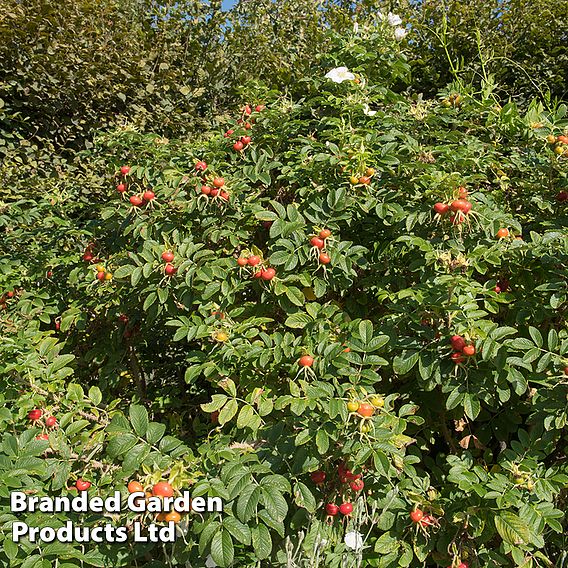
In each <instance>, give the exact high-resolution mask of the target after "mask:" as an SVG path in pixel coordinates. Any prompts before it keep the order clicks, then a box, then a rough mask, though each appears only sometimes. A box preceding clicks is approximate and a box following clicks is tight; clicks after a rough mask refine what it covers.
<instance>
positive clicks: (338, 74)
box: [325, 67, 355, 83]
mask: <svg viewBox="0 0 568 568" xmlns="http://www.w3.org/2000/svg"><path fill="white" fill-rule="evenodd" d="M325 78H326V79H331V80H332V81H333V82H334V83H343V81H353V79H355V75H353V73H351V71H349V69H347V67H336V68H335V69H332V70H331V71H330V72H329V73H328V74H327V75H326V76H325Z"/></svg>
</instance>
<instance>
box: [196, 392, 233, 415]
mask: <svg viewBox="0 0 568 568" xmlns="http://www.w3.org/2000/svg"><path fill="white" fill-rule="evenodd" d="M227 399H228V396H227V395H226V394H214V395H213V396H212V397H211V402H207V403H205V404H202V405H201V410H203V412H215V411H216V410H219V409H220V408H221V407H222V406H223V405H224V404H225V402H227Z"/></svg>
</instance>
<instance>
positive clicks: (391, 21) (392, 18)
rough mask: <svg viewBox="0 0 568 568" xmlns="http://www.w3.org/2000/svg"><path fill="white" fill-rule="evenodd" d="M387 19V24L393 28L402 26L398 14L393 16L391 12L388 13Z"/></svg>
mask: <svg viewBox="0 0 568 568" xmlns="http://www.w3.org/2000/svg"><path fill="white" fill-rule="evenodd" d="M387 19H388V21H389V24H390V25H391V26H393V27H394V26H400V24H402V18H401V17H400V16H399V15H398V14H393V13H392V12H389V15H388V16H387Z"/></svg>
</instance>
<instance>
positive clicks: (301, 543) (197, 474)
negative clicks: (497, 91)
mask: <svg viewBox="0 0 568 568" xmlns="http://www.w3.org/2000/svg"><path fill="white" fill-rule="evenodd" d="M326 41H327V42H328V44H329V51H328V52H327V53H323V54H322V55H321V57H320V58H319V59H320V64H319V65H318V66H314V67H313V69H312V70H311V71H310V73H306V74H304V75H303V76H302V77H301V79H299V80H298V82H297V84H296V85H295V87H294V92H295V93H296V94H295V95H293V96H292V95H288V94H281V93H279V92H277V91H274V90H271V89H270V88H266V87H263V86H261V85H260V84H258V83H251V84H249V85H247V87H246V88H245V89H244V92H246V98H244V99H243V100H242V101H241V109H240V111H239V112H238V113H237V112H235V113H233V115H232V116H231V117H230V118H228V119H227V121H226V123H223V124H222V125H220V126H219V127H218V128H215V129H214V131H213V132H210V133H206V134H205V135H203V136H200V137H199V138H189V139H188V137H183V136H182V137H180V139H174V138H171V139H169V140H168V139H166V138H164V136H163V135H162V134H161V133H159V134H141V133H138V132H135V131H133V130H130V129H124V128H123V129H117V130H115V131H110V132H103V133H101V134H99V135H98V136H97V137H96V139H95V140H94V146H93V148H90V149H88V150H86V151H85V152H83V153H82V154H81V156H80V161H81V162H80V163H82V164H83V166H82V167H81V168H79V166H76V167H77V169H76V170H75V172H76V173H75V177H74V178H73V179H72V180H71V179H70V178H68V177H64V178H63V179H61V180H58V181H56V182H54V184H53V186H49V185H47V184H46V190H45V195H43V196H41V197H40V198H35V199H31V198H30V197H26V198H21V199H19V200H17V201H13V202H11V203H9V204H6V205H4V206H3V208H2V209H1V210H0V230H1V231H2V237H3V239H2V241H1V242H0V251H1V252H2V256H1V257H0V291H2V293H3V294H4V295H3V296H2V302H1V304H0V306H5V307H3V308H2V309H1V310H0V325H1V328H0V329H1V333H2V340H1V341H0V381H1V383H0V384H1V386H2V389H1V391H2V402H3V408H2V410H1V411H0V424H1V437H2V441H1V444H0V456H1V457H0V475H2V478H3V480H4V484H3V489H2V491H0V507H1V520H0V522H1V523H2V536H3V544H2V549H1V551H0V562H2V563H4V564H6V565H8V564H9V565H10V566H15V567H18V566H23V567H25V568H31V567H34V566H38V567H39V566H47V565H48V563H50V562H52V561H55V559H56V558H57V559H59V560H60V561H64V563H63V562H60V564H59V565H60V566H66V567H67V568H69V567H70V566H109V565H110V566H133V565H136V564H138V565H144V566H167V565H187V564H192V565H203V564H204V558H206V557H207V556H209V555H210V556H211V559H212V560H213V561H214V562H215V563H216V564H217V565H219V566H224V567H225V566H257V565H259V562H263V563H265V564H266V565H269V566H287V567H295V568H299V567H308V566H322V567H323V566H326V567H327V566H329V567H339V566H349V567H355V566H374V567H381V568H387V567H393V568H394V567H395V566H412V567H418V566H449V565H453V566H457V565H458V564H459V563H460V562H461V561H463V562H467V564H468V565H469V566H470V567H472V568H480V567H482V566H483V567H485V566H502V567H515V566H518V567H521V566H523V567H527V566H534V567H536V566H541V567H548V566H552V565H553V563H554V562H556V561H557V560H558V559H561V558H562V554H564V551H565V550H566V542H565V537H564V533H565V530H566V519H565V513H564V511H565V508H566V507H565V502H566V489H567V487H568V471H567V465H566V459H565V451H566V423H567V420H568V413H567V409H566V397H567V395H568V382H567V376H566V367H567V366H568V327H567V325H566V323H567V320H566V306H567V289H566V282H567V273H566V260H567V256H568V232H567V231H566V226H567V223H568V217H567V215H566V200H564V199H563V197H562V195H563V194H562V192H566V191H568V181H567V172H568V167H567V164H568V159H567V156H566V155H565V154H562V152H564V148H565V145H563V144H562V142H561V141H559V142H556V141H555V142H554V144H551V143H550V142H548V141H547V139H546V137H547V136H555V137H556V136H558V135H561V134H562V133H566V132H567V131H568V121H567V119H566V106H565V105H558V106H557V107H556V108H555V109H553V110H552V111H550V110H546V109H545V108H544V107H543V106H542V104H540V103H536V102H533V103H531V104H530V105H529V106H528V108H527V109H526V111H522V110H519V108H518V106H517V105H516V104H515V103H512V102H511V103H508V104H506V105H505V106H500V105H499V104H498V103H497V102H496V100H495V98H494V96H493V93H491V92H489V91H487V92H483V93H481V94H479V93H477V94H476V93H475V92H474V89H468V88H465V87H463V85H462V86H460V84H459V83H454V84H452V85H449V86H448V87H447V88H444V89H443V90H442V92H440V94H439V96H438V97H435V98H423V97H411V96H407V95H406V94H403V93H401V89H400V87H401V84H404V83H405V82H406V81H407V80H408V76H409V70H410V67H411V66H410V63H409V61H408V57H407V55H406V52H405V51H403V50H402V48H401V43H400V42H397V41H396V40H395V39H394V32H393V26H391V25H389V23H388V22H385V21H382V20H381V19H380V18H379V17H378V16H376V17H375V18H374V19H373V20H372V21H369V22H368V23H367V25H366V26H361V27H360V28H359V30H358V31H357V32H355V31H352V30H351V29H348V30H347V31H346V32H345V33H342V34H340V33H337V32H333V31H330V32H329V33H328V34H326ZM336 66H347V67H349V69H350V71H352V72H353V73H354V80H346V81H343V82H341V83H335V82H333V81H331V80H329V79H326V78H325V75H326V74H327V73H328V71H330V70H331V68H333V67H336ZM458 88H459V89H460V90H458ZM458 95H459V97H458ZM246 103H248V104H250V105H251V107H252V108H251V111H250V114H248V113H247V110H246V107H245V106H244V105H245V104H246ZM256 105H266V108H262V107H259V109H258V110H256ZM247 122H248V123H249V124H250V126H251V127H250V128H248V129H247V128H246V126H247ZM227 129H231V130H233V131H234V132H233V133H232V134H230V135H229V136H227V137H225V136H224V133H225V131H226V130H227ZM247 135H250V136H251V139H252V140H251V142H250V144H247V145H246V146H245V148H244V149H243V150H242V151H234V150H233V147H232V145H233V143H234V141H235V140H237V139H239V138H241V137H243V136H247ZM557 148H559V149H560V151H558V150H557ZM199 160H205V161H206V162H207V164H208V166H207V169H206V171H205V172H203V173H202V172H200V171H198V170H196V168H195V165H196V163H197V162H198V161H199ZM123 165H129V166H130V171H129V172H128V173H127V174H125V175H123V174H121V173H119V169H120V167H121V166H123ZM219 177H222V178H223V183H221V180H219V179H217V185H219V186H221V187H220V189H219V191H218V193H217V195H214V194H212V193H211V188H212V187H214V185H215V184H214V180H215V179H216V178H219ZM365 177H367V178H368V179H365ZM350 178H355V179H353V180H351V179H350ZM352 182H354V183H352ZM119 183H124V184H125V185H126V191H125V192H124V193H123V194H121V193H119V192H117V190H116V186H117V184H119ZM203 185H205V186H206V187H208V188H209V189H208V190H206V191H205V193H204V192H203V191H202V186H203ZM150 188H151V190H152V191H153V192H154V194H155V199H154V200H147V201H146V202H143V203H142V204H141V205H140V206H132V205H131V202H130V201H129V198H130V197H132V196H133V195H143V193H144V192H146V191H148V190H149V189H150ZM460 188H465V189H466V190H467V192H468V195H467V200H468V202H469V203H470V204H471V206H472V209H471V211H470V212H468V213H467V214H466V215H463V216H461V215H460V214H459V213H457V212H456V213H455V214H456V217H454V220H453V221H452V220H451V216H450V215H451V214H450V213H447V214H445V215H442V216H435V215H434V212H433V211H432V207H433V205H434V204H435V203H447V204H448V203H453V202H454V201H456V200H457V198H458V197H459V195H460V192H461V193H462V194H463V191H464V190H463V189H460ZM462 198H463V197H462ZM454 208H455V207H454ZM501 228H507V229H508V230H509V232H510V234H509V236H506V237H505V238H503V239H497V238H496V234H497V231H498V230H499V229H501ZM323 229H328V230H329V231H330V235H329V236H326V237H325V239H324V240H325V242H324V243H323V244H322V245H321V246H323V247H324V250H325V254H328V255H329V257H330V258H329V260H330V262H329V263H324V262H322V257H321V256H319V255H320V254H321V250H320V248H318V246H316V247H315V248H314V247H313V246H312V243H310V240H311V239H312V238H313V237H314V236H316V235H319V234H320V231H321V230H323ZM517 237H521V238H517ZM315 242H316V244H317V241H315ZM165 251H172V252H173V255H174V258H173V260H172V261H171V266H173V267H174V268H175V272H174V273H170V274H168V273H167V272H166V267H167V264H166V262H165V261H164V260H163V259H162V254H163V253H164V252H165ZM85 255H86V258H85ZM250 256H258V257H259V264H258V265H257V266H256V268H252V266H251V265H249V264H247V265H246V266H242V267H240V266H239V265H238V264H237V259H239V258H249V257H250ZM97 267H98V268H97ZM261 267H262V268H261ZM269 267H272V268H274V270H275V276H274V278H262V275H263V274H264V275H265V276H270V274H269V273H266V270H267V269H268V268H269ZM257 271H260V272H261V278H255V277H254V276H255V273H256V272H257ZM263 271H264V272H263ZM98 273H100V274H103V277H104V275H105V274H109V275H112V277H111V278H109V279H105V280H99V279H98V278H97V274H98ZM8 292H10V294H8ZM456 334H459V335H460V336H461V337H463V338H464V341H466V342H467V344H468V346H469V347H470V348H471V346H474V347H475V353H474V354H473V355H469V356H468V355H463V360H459V361H458V362H457V363H456V362H455V361H454V360H452V359H451V354H452V347H451V344H450V338H451V337H452V336H453V335H456ZM464 352H465V351H464ZM305 355H310V356H311V357H313V365H310V364H309V363H308V364H306V365H305V366H303V367H302V366H300V365H299V362H300V359H301V357H302V356H305ZM458 355H459V354H458ZM460 356H462V355H460ZM348 403H352V404H353V403H358V404H359V405H362V404H366V405H369V406H367V407H364V406H359V407H357V406H356V405H355V407H356V408H357V410H353V411H351V412H350V410H349V408H348V406H347V405H348ZM33 408H41V409H42V410H43V413H44V414H43V417H42V419H41V420H40V421H37V422H33V423H30V421H29V420H28V418H27V413H28V412H29V411H30V410H31V409H33ZM365 409H366V412H365ZM52 414H54V415H57V418H58V421H59V425H58V427H57V428H48V427H47V425H46V424H45V417H47V416H49V415H52ZM365 414H366V416H365ZM40 433H49V437H48V440H47V441H45V440H36V439H35V438H36V436H38V435H39V434H40ZM347 470H350V471H347ZM317 471H323V472H325V474H326V479H325V481H324V483H322V484H316V482H315V481H314V480H313V479H312V476H311V474H312V473H314V472H317ZM353 475H361V476H362V479H363V482H364V488H363V489H362V490H361V491H356V490H355V489H354V488H353V487H352V486H351V485H350V483H349V482H350V481H353V480H354V478H353ZM79 477H82V478H84V479H86V480H88V481H91V482H92V484H93V485H92V487H91V489H89V491H90V493H91V494H93V495H94V494H96V495H101V496H106V495H109V494H111V493H112V492H113V491H114V490H117V489H118V490H120V491H122V493H124V495H126V484H127V482H128V481H129V480H131V479H137V480H139V481H140V482H141V483H142V484H143V486H144V487H145V488H150V487H151V486H152V485H153V484H154V483H156V482H158V481H159V480H162V479H167V480H168V481H169V482H170V483H171V484H172V486H173V487H174V489H175V490H176V491H178V490H183V489H191V490H192V492H193V495H194V496H200V495H201V496H211V497H221V498H222V499H223V501H224V504H225V510H224V511H223V512H222V513H214V514H204V515H200V514H197V513H190V514H187V515H184V517H183V519H182V521H181V522H180V523H179V524H178V529H177V530H178V539H177V541H176V543H175V545H173V546H168V547H162V546H157V545H153V544H151V543H149V544H147V545H144V546H132V547H130V546H129V547H114V546H112V545H96V544H89V545H84V546H81V545H78V544H73V545H66V546H65V547H64V548H62V545H54V546H53V547H52V549H50V548H49V547H48V546H41V547H40V546H38V545H36V544H33V543H29V544H28V543H25V544H24V545H22V546H21V547H20V546H18V547H15V546H14V543H12V542H11V540H10V527H11V523H12V522H13V521H14V520H15V515H13V514H11V513H10V512H9V510H8V493H9V490H11V489H19V488H22V489H24V490H29V491H33V492H37V494H39V495H59V494H67V492H68V491H69V488H70V487H71V486H72V485H73V483H74V482H75V481H76V479H77V478H79ZM342 502H346V503H347V502H349V503H352V504H353V507H354V510H353V513H352V514H351V515H349V516H342V515H341V514H340V515H339V518H337V517H336V518H334V519H333V518H331V519H330V518H326V513H325V504H326V503H336V504H337V505H340V504H341V503H342ZM416 508H419V509H420V510H422V511H424V513H425V514H426V515H427V517H425V518H424V522H419V523H414V522H413V521H411V520H410V518H409V513H410V512H411V511H412V510H413V509H416ZM21 518H22V519H24V520H27V521H28V522H29V523H30V524H32V525H34V526H45V525H50V526H52V525H54V524H55V523H63V522H64V521H65V520H67V519H68V518H71V519H72V520H75V521H77V522H81V523H82V524H85V525H95V524H100V523H101V522H103V520H102V519H101V517H100V516H96V515H89V516H87V517H86V518H81V519H76V518H75V517H72V516H69V515H64V514H57V515H55V516H49V517H47V516H45V515H39V514H36V513H33V514H29V515H22V516H21ZM340 519H341V520H340ZM133 520H140V521H142V522H143V523H145V524H148V523H150V522H152V521H154V520H155V518H154V517H153V515H151V514H147V515H136V514H134V513H129V514H128V515H122V516H121V517H120V518H118V519H117V522H120V523H122V524H126V523H128V522H131V521H133ZM352 531H358V532H359V533H360V534H361V537H362V539H363V541H364V545H363V547H362V548H360V549H358V550H353V547H350V546H349V539H348V540H347V541H346V540H345V536H346V534H347V533H349V532H352Z"/></svg>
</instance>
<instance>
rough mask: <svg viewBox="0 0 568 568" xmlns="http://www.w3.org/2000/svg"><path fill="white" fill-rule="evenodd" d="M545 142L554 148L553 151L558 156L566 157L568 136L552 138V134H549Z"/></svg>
mask: <svg viewBox="0 0 568 568" xmlns="http://www.w3.org/2000/svg"><path fill="white" fill-rule="evenodd" d="M546 141H547V142H548V143H549V144H550V145H551V146H554V148H553V151H554V153H555V154H557V155H558V156H568V136H565V135H564V134H561V135H560V136H554V134H549V135H548V136H547V137H546Z"/></svg>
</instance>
